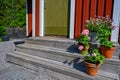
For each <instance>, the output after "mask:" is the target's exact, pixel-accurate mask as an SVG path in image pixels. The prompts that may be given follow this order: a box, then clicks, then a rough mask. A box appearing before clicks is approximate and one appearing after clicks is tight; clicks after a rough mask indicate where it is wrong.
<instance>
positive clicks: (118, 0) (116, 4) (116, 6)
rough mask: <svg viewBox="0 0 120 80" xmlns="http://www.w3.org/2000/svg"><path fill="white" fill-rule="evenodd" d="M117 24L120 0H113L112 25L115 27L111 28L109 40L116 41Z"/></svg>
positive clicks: (119, 14) (119, 15)
mask: <svg viewBox="0 0 120 80" xmlns="http://www.w3.org/2000/svg"><path fill="white" fill-rule="evenodd" d="M119 24H120V0H114V7H113V26H116V28H115V29H114V30H112V35H111V41H113V42H118V37H119V27H120V25H119Z"/></svg>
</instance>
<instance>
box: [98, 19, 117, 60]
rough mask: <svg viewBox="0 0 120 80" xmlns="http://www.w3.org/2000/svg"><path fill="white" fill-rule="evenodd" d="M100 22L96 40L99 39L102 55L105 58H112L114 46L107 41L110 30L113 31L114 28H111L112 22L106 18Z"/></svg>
mask: <svg viewBox="0 0 120 80" xmlns="http://www.w3.org/2000/svg"><path fill="white" fill-rule="evenodd" d="M102 21H103V22H102V24H101V28H100V29H99V30H98V36H97V39H99V43H100V50H101V53H102V55H104V56H105V57H106V58H112V55H113V53H114V51H115V46H114V45H113V42H112V41H110V40H109V36H111V30H112V29H114V26H112V22H111V21H110V19H108V18H107V19H106V18H104V19H102Z"/></svg>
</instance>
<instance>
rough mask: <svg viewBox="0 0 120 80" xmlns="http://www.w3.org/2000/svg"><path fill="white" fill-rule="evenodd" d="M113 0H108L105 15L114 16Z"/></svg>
mask: <svg viewBox="0 0 120 80" xmlns="http://www.w3.org/2000/svg"><path fill="white" fill-rule="evenodd" d="M112 10H113V0H106V8H105V16H107V15H109V16H110V17H111V18H112Z"/></svg>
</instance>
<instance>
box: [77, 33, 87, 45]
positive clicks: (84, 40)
mask: <svg viewBox="0 0 120 80" xmlns="http://www.w3.org/2000/svg"><path fill="white" fill-rule="evenodd" d="M76 41H77V42H78V43H82V44H83V45H84V46H85V45H86V46H87V45H88V42H89V36H87V35H80V37H79V38H77V39H76Z"/></svg>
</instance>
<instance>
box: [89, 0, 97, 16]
mask: <svg viewBox="0 0 120 80" xmlns="http://www.w3.org/2000/svg"><path fill="white" fill-rule="evenodd" d="M96 11H97V0H91V5H90V18H95V16H96Z"/></svg>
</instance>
